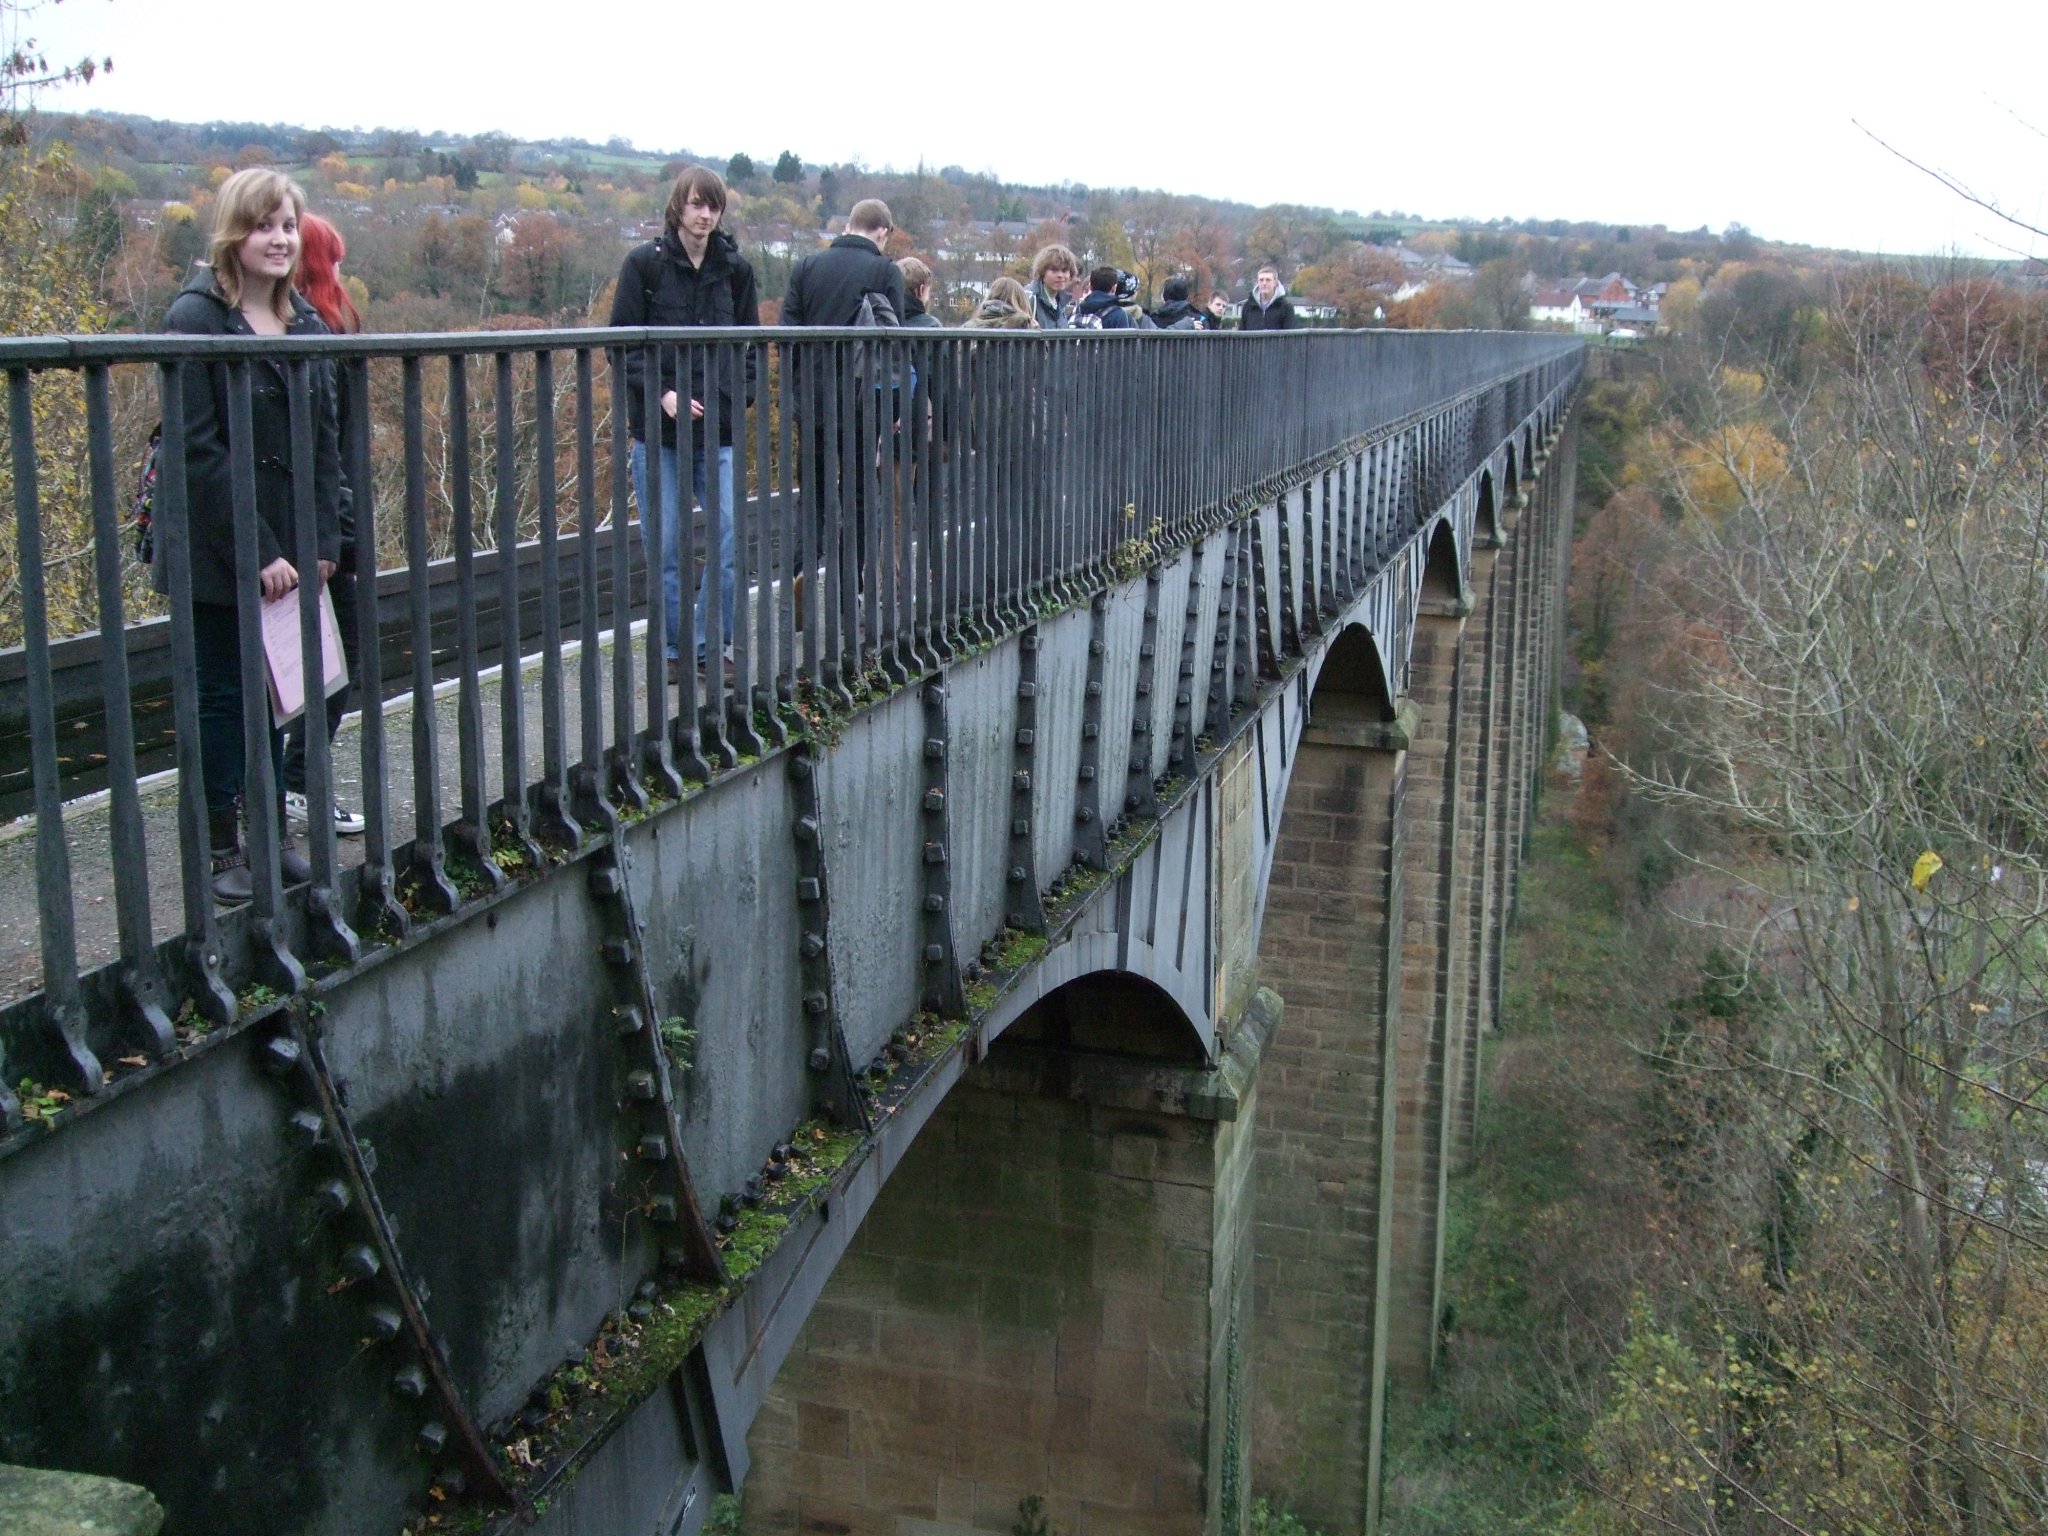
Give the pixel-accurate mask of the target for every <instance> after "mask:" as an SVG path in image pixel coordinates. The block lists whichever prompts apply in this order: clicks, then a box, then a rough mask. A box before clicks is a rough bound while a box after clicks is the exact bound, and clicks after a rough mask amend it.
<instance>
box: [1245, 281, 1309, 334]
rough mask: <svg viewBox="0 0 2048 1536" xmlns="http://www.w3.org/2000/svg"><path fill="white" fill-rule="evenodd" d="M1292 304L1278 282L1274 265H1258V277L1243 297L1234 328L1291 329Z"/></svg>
mask: <svg viewBox="0 0 2048 1536" xmlns="http://www.w3.org/2000/svg"><path fill="white" fill-rule="evenodd" d="M1294 325H1295V321H1294V306H1293V305H1292V304H1290V303H1289V302H1288V300H1287V289H1286V288H1285V287H1284V286H1283V285H1282V284H1281V282H1280V272H1279V269H1278V268H1276V267H1270V266H1267V267H1261V268H1259V276H1258V281H1256V282H1255V283H1253V284H1252V296H1251V297H1250V298H1248V299H1246V300H1245V301H1244V308H1243V310H1241V311H1240V312H1239V314H1238V319H1237V328H1238V329H1239V330H1240V331H1291V330H1293V329H1294Z"/></svg>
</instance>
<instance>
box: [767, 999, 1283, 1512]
mask: <svg viewBox="0 0 2048 1536" xmlns="http://www.w3.org/2000/svg"><path fill="white" fill-rule="evenodd" d="M1199 1056H1200V1042H1199V1038H1198V1036H1197V1035H1196V1032H1195V1030H1194V1027H1193V1025H1192V1022H1191V1021H1190V1020H1189V1019H1188V1017H1187V1015H1186V1014H1185V1012H1184V1011H1183V1010H1182V1009H1181V1008H1180V1006H1179V1005H1177V1004H1176V1003H1175V1002H1174V1000H1173V999H1172V997H1171V996H1169V995H1168V994H1167V993H1166V992H1165V991H1163V990H1161V989H1160V988H1159V987H1158V986H1156V985H1154V984H1153V983H1152V982H1150V981H1147V980H1146V979H1144V978H1142V977H1139V976H1136V975H1132V974H1130V973H1127V972H1111V971H1091V972H1088V973H1086V974H1083V975H1080V976H1077V977H1074V978H1073V979H1072V980H1070V981H1068V982H1066V983H1064V984H1063V985H1061V986H1059V987H1056V988H1054V989H1052V990H1051V991H1049V992H1047V993H1046V994H1045V995H1044V996H1042V997H1040V998H1039V999H1037V1000H1036V1001H1035V1002H1034V1003H1033V1004H1032V1005H1031V1006H1030V1007H1029V1008H1028V1009H1027V1010H1026V1011H1025V1012H1024V1013H1023V1014H1021V1015H1019V1017H1018V1018H1017V1019H1016V1020H1015V1021H1014V1022H1013V1023H1012V1024H1011V1025H1010V1027H1009V1028H1008V1029H1007V1030H1005V1031H1004V1033H1003V1034H1002V1035H1001V1036H1000V1037H999V1038H997V1039H996V1040H995V1041H994V1042H993V1043H992V1044H991V1045H990V1047H989V1050H988V1054H987V1055H986V1056H985V1057H984V1058H983V1059H982V1060H981V1061H980V1062H979V1063H977V1064H976V1065H974V1066H972V1067H969V1068H967V1069H966V1070H964V1071H963V1072H962V1074H961V1077H960V1080H959V1081H958V1082H957V1083H956V1084H955V1085H954V1087H953V1088H952V1090H951V1091H950V1092H949V1093H948V1094H947V1096H946V1098H945V1100H944V1102H942V1103H941V1104H939V1105H938V1106H937V1107H936V1109H935V1110H934V1111H933V1112H932V1115H931V1118H930V1119H929V1120H928V1121H927V1122H926V1123H925V1125H924V1126H923V1128H922V1130H920V1132H919V1133H918V1136H917V1139H916V1140H915V1141H914V1142H913V1143H912V1144H911V1145H910V1147H909V1148H908V1150H907V1151H906V1152H905V1153H904V1155H903V1158H902V1161H901V1163H900V1165H899V1166H898V1167H897V1168H896V1169H895V1171H894V1172H893V1173H892V1174H891V1175H890V1177H889V1181H888V1183H887V1184H886V1185H885V1186H884V1187H883V1188H882V1190H881V1192H880V1193H879V1195H878V1196H877V1197H876V1199H875V1202H874V1205H873V1206H872V1207H871V1208H870V1210H869V1211H868V1214H867V1217H866V1219H865V1221H864V1222H863V1224H862V1226H861V1228H860V1230H859V1232H858V1233H856V1234H855V1236H854V1238H853V1240H852V1242H851V1244H850V1245H849V1247H848V1248H847V1250H846V1253H845V1256H844V1257H843V1258H842V1259H841V1260H840V1262H839V1265H838V1268H837V1269H836V1270H835V1271H834V1272H833V1274H832V1276H831V1278H830V1279H829V1281H827V1283H826V1285H825V1288H824V1291H823V1293H822V1294H821V1295H820V1296H819V1297H818V1299H817V1302H816V1304H815V1305H814V1306H813V1308H812V1310H811V1313H810V1316H809V1318H808V1320H807V1321H806V1322H805V1324H804V1328H803V1332H802V1335H801V1337H800V1338H799V1339H798V1341H797V1344H796V1346H795V1348H793V1349H792V1350H791V1352H790V1355H789V1358H788V1360H787V1362H786V1364H785V1365H784V1366H783V1369H782V1371H781V1373H780V1374H779V1375H778V1376H777V1378H776V1380H775V1383H774V1385H773V1387H772V1388H771V1389H770V1391H769V1393H768V1396H767V1398H766V1400H765V1401H764V1402H763V1404H762V1406H761V1409H760V1412H759V1413H758V1414H757V1416H756V1417H755V1420H754V1424H753V1427H752V1429H751V1431H750V1432H749V1435H748V1442H747V1443H748V1450H749V1457H750V1463H751V1470H750V1471H749V1473H748V1476H747V1479H746V1483H745V1500H746V1528H747V1530H748V1531H749V1532H750V1533H764V1532H775V1533H788V1536H797V1533H810V1532H817V1531H825V1530H829V1531H838V1532H844V1533H847V1536H895V1533H897V1532H900V1531H903V1530H906V1529H915V1530H927V1529H945V1530H983V1531H1004V1530H1009V1529H1010V1528H1011V1527H1012V1525H1013V1524H1014V1523H1015V1521H1016V1518H1017V1513H1018V1503H1019V1501H1020V1500H1022V1499H1024V1498H1027V1497H1031V1496H1033V1495H1036V1496H1038V1497H1041V1498H1042V1499H1043V1500H1044V1501H1045V1513H1046V1516H1047V1518H1048V1520H1049V1522H1050V1524H1051V1525H1053V1526H1055V1527H1057V1528H1058V1529H1061V1530H1112V1531H1119V1532H1132V1533H1134V1536H1168V1533H1179V1532H1185V1531H1199V1530H1211V1531H1215V1530H1224V1531H1232V1530H1238V1529H1241V1527H1242V1521H1243V1518H1244V1513H1243V1505H1244V1502H1245V1500H1246V1497H1247V1493H1248V1489H1249V1486H1250V1485H1249V1479H1248V1476H1247V1475H1246V1469H1247V1463H1248V1457H1249V1435H1248V1433H1246V1432H1245V1431H1244V1430H1242V1429H1241V1428H1240V1427H1239V1426H1238V1425H1237V1424H1236V1423H1235V1422H1234V1418H1235V1416H1236V1414H1237V1413H1238V1411H1239V1409H1238V1405H1239V1403H1240V1401H1241V1398H1242V1396H1243V1388H1242V1385H1241V1383H1242V1381H1243V1379H1244V1377H1245V1376H1246V1374H1247V1373H1248V1348H1247V1342H1248V1338H1249V1333H1250V1325H1251V1319H1250V1286H1251V1268H1252V1264H1251V1231H1250V1202H1249V1200H1248V1199H1246V1198H1245V1193H1246V1192H1245V1190H1244V1187H1243V1186H1244V1182H1245V1179H1246V1177H1247V1175H1248V1173H1249V1167H1250V1157H1251V1138H1252V1131H1253V1127H1252V1120H1253V1117H1254V1101H1253V1099H1252V1097H1251V1095H1250V1094H1249V1092H1243V1091H1242V1084H1243V1080H1244V1079H1243V1075H1242V1073H1240V1076H1239V1077H1237V1078H1236V1079H1232V1078H1231V1077H1230V1076H1229V1075H1228V1074H1226V1073H1224V1072H1221V1071H1218V1070H1214V1069H1211V1068H1209V1067H1207V1066H1206V1065H1204V1064H1202V1063H1201V1061H1200V1059H1199ZM1240 1093H1242V1096H1241V1097H1240V1096H1239V1095H1240ZM1231 1501H1235V1505H1234V1507H1229V1506H1230V1505H1231Z"/></svg>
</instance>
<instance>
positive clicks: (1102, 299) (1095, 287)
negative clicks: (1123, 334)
mask: <svg viewBox="0 0 2048 1536" xmlns="http://www.w3.org/2000/svg"><path fill="white" fill-rule="evenodd" d="M1122 281H1123V273H1121V272H1119V271H1117V269H1116V268H1115V267H1097V268H1096V269H1095V270H1094V271H1093V272H1090V273H1089V274H1088V297H1087V298H1085V299H1083V300H1082V301H1081V302H1080V303H1079V304H1076V305H1075V306H1074V317H1073V319H1072V320H1071V321H1070V322H1068V324H1069V328H1070V329H1072V330H1076V331H1128V330H1130V329H1131V317H1130V316H1129V315H1128V314H1126V313H1124V307H1123V304H1122V303H1121V301H1120V300H1119V299H1118V298H1117V286H1118V284H1119V283H1121V282H1122Z"/></svg>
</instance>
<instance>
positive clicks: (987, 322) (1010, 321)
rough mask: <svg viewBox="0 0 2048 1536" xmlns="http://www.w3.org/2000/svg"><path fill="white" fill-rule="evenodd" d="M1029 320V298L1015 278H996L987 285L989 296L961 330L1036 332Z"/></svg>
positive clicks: (1029, 295) (1034, 326) (1026, 291)
mask: <svg viewBox="0 0 2048 1536" xmlns="http://www.w3.org/2000/svg"><path fill="white" fill-rule="evenodd" d="M1039 328H1040V327H1039V324H1038V322H1037V321H1036V320H1034V319H1032V318H1031V294H1030V292H1029V291H1028V290H1027V289H1026V288H1025V287H1024V285H1023V284H1022V283H1020V282H1018V281H1017V279H1015V278H1014V277H999V278H997V279H996V280H995V281H994V282H992V283H990V284H989V285H988V293H987V295H986V296H985V297H984V298H983V299H982V301H981V302H980V303H979V304H977V305H976V306H975V307H974V313H973V314H972V315H970V316H969V317H968V318H967V320H966V322H965V324H964V329H967V330H970V331H1035V330H1038V329H1039Z"/></svg>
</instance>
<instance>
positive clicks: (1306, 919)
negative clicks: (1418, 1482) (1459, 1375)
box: [1254, 709, 1406, 1532]
mask: <svg viewBox="0 0 2048 1536" xmlns="http://www.w3.org/2000/svg"><path fill="white" fill-rule="evenodd" d="M1334 714H1335V712H1334V711H1330V710H1327V709H1326V710H1325V713H1324V717H1323V718H1324V719H1325V720H1328V719H1330V718H1331V717H1332V716H1333V715H1334ZM1393 739H1394V738H1393V736H1392V735H1391V733H1387V732H1385V731H1374V730H1372V729H1370V728H1364V729H1361V728H1357V727H1352V728H1348V729H1347V728H1346V727H1344V726H1343V725H1335V726H1332V725H1328V724H1324V725H1319V724H1317V723H1315V722H1314V721H1312V722H1311V724H1310V725H1309V727H1308V728H1307V730H1306V731H1305V733H1304V736H1303V740H1302V743H1301V747H1300V749H1299V752H1298V753H1297V755H1296V758H1295V761H1294V767H1293V777H1292V779H1291V781H1290V784H1289V788H1288V797H1287V804H1286V809H1285V811H1284V813H1283V816H1282V819H1281V824H1280V834H1279V844H1278V847H1277V848H1276V850H1275V854H1274V859H1273V871H1272V875H1271V879H1270V884H1269V887H1268V892H1267V898H1266V916H1265V926H1264V929H1263V932H1262V935H1261V939H1260V946H1259V966H1260V974H1261V976H1262V978H1263V979H1264V980H1265V981H1266V983H1267V984H1268V985H1270V986H1272V987H1274V988H1275V989H1276V990H1279V991H1281V992H1282V995H1283V996H1284V997H1285V999H1286V1005H1287V1011H1286V1017H1285V1019H1284V1021H1283V1023H1282V1026H1281V1028H1280V1029H1279V1030H1278V1032H1277V1033H1276V1035H1275V1037H1274V1039H1273V1041H1272V1043H1271V1044H1269V1045H1268V1046H1267V1048H1266V1053H1265V1056H1264V1058H1263V1062H1262V1066H1261V1070H1260V1077H1259V1091H1260V1095H1261V1099H1260V1103H1261V1109H1260V1116H1259V1130H1258V1143H1259V1146H1258V1203H1257V1212H1258V1216H1257V1220H1258V1280H1257V1284H1256V1286H1255V1288H1254V1295H1255V1297H1256V1307H1257V1326H1256V1328H1255V1329H1254V1335H1255V1339H1256V1343H1257V1358H1258V1371H1257V1379H1258V1411H1257V1416H1256V1420H1255V1426H1256V1427H1255V1434H1254V1465H1255V1480H1256V1482H1257V1484H1258V1486H1259V1487H1260V1488H1261V1489H1263V1490H1271V1491H1283V1490H1284V1491H1285V1493H1286V1494H1287V1496H1288V1497H1289V1499H1290V1500H1291V1501H1292V1504H1293V1507H1294V1508H1295V1509H1296V1510H1297V1511H1298V1512H1299V1513H1300V1514H1301V1515H1302V1517H1303V1518H1304V1519H1306V1520H1307V1521H1308V1522H1309V1523H1310V1524H1311V1525H1315V1526H1318V1527H1321V1528H1324V1529H1327V1530H1329V1531H1332V1532H1350V1531H1358V1530H1362V1529H1364V1528H1366V1526H1367V1524H1368V1522H1369V1521H1370V1519H1371V1518H1372V1514H1373V1501H1374V1500H1375V1499H1376V1496H1377V1489H1378V1486H1379V1447H1380V1415H1381V1412H1382V1406H1383V1391H1384V1381H1385V1354H1384V1352H1385V1340H1386V1328H1385V1326H1384V1316H1385V1310H1386V1305H1387V1294H1386V1284H1385V1280H1386V1265H1387V1257H1388V1254H1387V1247H1386V1241H1385V1239H1386V1232H1387V1224H1388V1221H1389V1219H1390V1217H1391V1211H1390V1208H1389V1202H1388V1198H1387V1195H1388V1190H1387V1187H1386V1182H1385V1175H1386V1174H1387V1173H1388V1172H1389V1171H1390V1169H1391V1160H1390V1159H1388V1158H1386V1157H1385V1156H1384V1155H1383V1140H1384V1138H1385V1137H1387V1136H1388V1135H1390V1134H1391V1133H1392V1130H1393V1122H1392V1121H1391V1119H1390V1118H1389V1117H1388V1115H1387V1114H1386V1112H1385V1111H1386V1108H1387V1105H1388V1103H1389V1102H1390V1098H1389V1074H1390V1071H1391V1068H1392V1065H1393V1056H1392V1054H1391V1053H1390V1052H1389V1050H1388V1041H1389V1032H1388V1025H1389V1021H1390V1020H1391V1019H1392V1018H1394V1017H1395V1016H1396V1014H1397V1010H1398V1008H1399V1005H1400V980H1401V977H1400V967H1399V964H1398V960H1397V946H1398V942H1399V924H1398V923H1397V922H1395V921H1393V920H1392V917H1393V914H1395V913H1397V912H1398V911H1399V910H1400V907H1401V868H1402V857H1401V835H1402V830H1403V827H1404V825H1405V818H1404V817H1403V815H1402V812H1401V807H1402V803H1403V798H1404V794H1405V791H1406V754H1405V753H1403V752H1401V751H1399V750H1388V749H1387V748H1388V745H1389V744H1390V743H1391V742H1392V740H1393Z"/></svg>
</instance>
